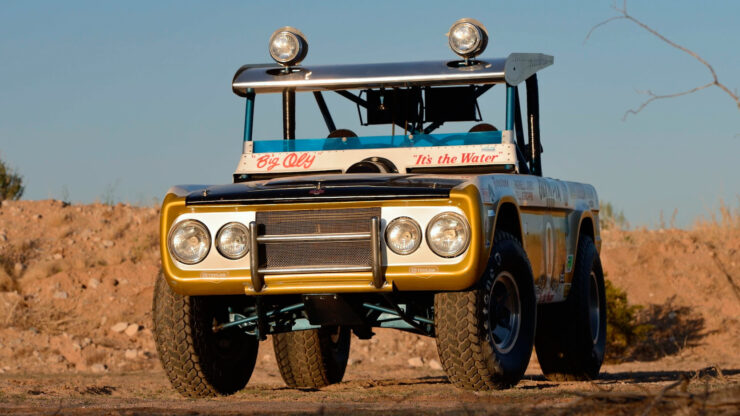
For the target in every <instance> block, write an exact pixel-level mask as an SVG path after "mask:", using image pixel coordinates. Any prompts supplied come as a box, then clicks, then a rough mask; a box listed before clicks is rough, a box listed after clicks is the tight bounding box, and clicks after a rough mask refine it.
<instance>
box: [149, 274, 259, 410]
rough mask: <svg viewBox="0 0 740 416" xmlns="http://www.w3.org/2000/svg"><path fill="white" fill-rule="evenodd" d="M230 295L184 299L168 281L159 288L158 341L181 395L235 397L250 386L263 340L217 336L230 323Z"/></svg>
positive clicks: (238, 334)
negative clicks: (217, 328) (216, 326)
mask: <svg viewBox="0 0 740 416" xmlns="http://www.w3.org/2000/svg"><path fill="white" fill-rule="evenodd" d="M230 300H233V297H226V296H182V295H178V294H177V293H175V292H173V291H172V289H171V288H170V287H169V285H167V282H166V281H165V279H164V277H163V276H160V277H159V278H157V282H156V284H155V285H154V301H153V307H152V310H153V315H154V342H155V344H156V346H157V353H158V354H159V360H160V362H161V363H162V367H163V368H164V371H165V373H166V374H167V377H168V378H169V379H170V382H171V383H172V386H173V387H174V388H175V390H177V392H178V393H180V394H182V395H183V396H187V397H211V396H219V395H228V394H232V393H235V392H237V391H239V390H241V389H242V388H244V386H245V385H246V384H247V382H248V381H249V378H250V377H251V375H252V370H254V364H255V361H256V360H257V349H258V347H259V341H258V340H257V338H256V337H254V336H250V335H247V334H246V333H244V332H241V331H238V330H234V331H228V330H227V331H224V332H220V333H214V332H213V331H212V327H213V323H214V320H216V321H218V322H224V321H225V320H226V319H227V318H228V315H227V314H228V310H227V309H226V308H227V306H228V302H229V301H230Z"/></svg>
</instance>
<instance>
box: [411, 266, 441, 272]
mask: <svg viewBox="0 0 740 416" xmlns="http://www.w3.org/2000/svg"><path fill="white" fill-rule="evenodd" d="M438 271H439V267H437V266H424V267H413V266H412V267H409V273H436V272H438Z"/></svg>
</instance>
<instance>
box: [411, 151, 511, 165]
mask: <svg viewBox="0 0 740 416" xmlns="http://www.w3.org/2000/svg"><path fill="white" fill-rule="evenodd" d="M498 156H499V155H488V154H483V153H482V152H481V153H478V152H464V153H460V154H452V155H451V154H449V153H445V154H443V155H440V156H437V157H436V159H435V158H434V157H432V155H429V154H425V155H413V157H414V165H417V166H418V165H421V166H423V165H431V164H433V163H434V164H436V165H456V164H460V163H493V162H494V161H495V160H496V158H498Z"/></svg>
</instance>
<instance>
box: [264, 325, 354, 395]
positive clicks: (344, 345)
mask: <svg viewBox="0 0 740 416" xmlns="http://www.w3.org/2000/svg"><path fill="white" fill-rule="evenodd" d="M351 335H352V333H351V332H350V329H349V328H344V327H322V328H319V329H313V330H308V331H295V332H286V333H282V334H275V335H273V336H272V345H273V347H274V349H275V358H276V360H277V364H278V368H280V375H281V376H282V377H283V381H285V384H286V385H287V386H288V387H292V388H296V389H319V388H321V387H324V386H328V385H329V384H334V383H339V382H340V381H342V378H343V377H344V370H345V369H346V368H347V360H348V359H349V344H350V336H351Z"/></svg>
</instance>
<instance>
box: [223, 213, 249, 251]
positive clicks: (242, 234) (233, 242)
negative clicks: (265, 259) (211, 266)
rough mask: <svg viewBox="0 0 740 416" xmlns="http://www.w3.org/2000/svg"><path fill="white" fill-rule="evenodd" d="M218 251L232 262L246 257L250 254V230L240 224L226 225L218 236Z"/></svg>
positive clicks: (231, 223)
mask: <svg viewBox="0 0 740 416" xmlns="http://www.w3.org/2000/svg"><path fill="white" fill-rule="evenodd" d="M216 249H217V250H218V252H219V253H221V255H222V256H224V257H226V258H227V259H231V260H236V259H240V258H242V257H244V256H246V255H247V253H248V252H249V230H248V229H247V227H246V226H245V225H244V224H241V223H238V222H230V223H228V224H226V225H224V226H223V227H221V229H220V230H218V234H216Z"/></svg>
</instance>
